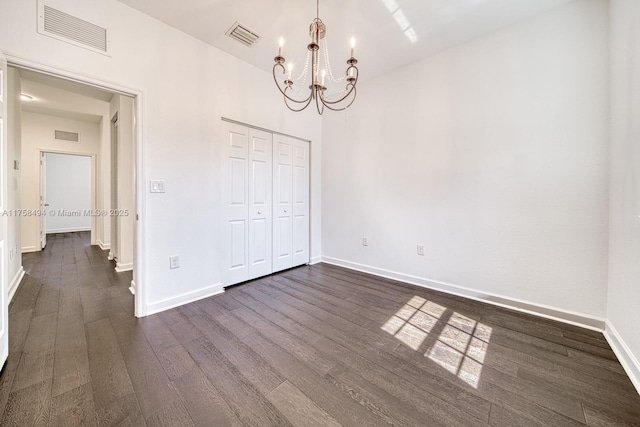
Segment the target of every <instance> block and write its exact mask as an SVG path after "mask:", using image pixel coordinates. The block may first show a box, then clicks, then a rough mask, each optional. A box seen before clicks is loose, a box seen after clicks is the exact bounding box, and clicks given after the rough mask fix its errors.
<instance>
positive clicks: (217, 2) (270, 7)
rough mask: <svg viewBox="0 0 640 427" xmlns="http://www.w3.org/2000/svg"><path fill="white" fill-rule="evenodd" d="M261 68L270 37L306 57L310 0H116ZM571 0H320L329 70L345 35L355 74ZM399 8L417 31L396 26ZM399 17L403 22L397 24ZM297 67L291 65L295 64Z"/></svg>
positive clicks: (268, 57) (267, 63)
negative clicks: (253, 40) (246, 41)
mask: <svg viewBox="0 0 640 427" xmlns="http://www.w3.org/2000/svg"><path fill="white" fill-rule="evenodd" d="M120 1H121V2H122V3H125V4H127V5H129V6H131V7H133V8H135V9H138V10H140V11H142V12H144V13H146V14H147V15H150V16H152V17H154V18H156V19H158V20H160V21H163V22H165V23H167V24H169V25H171V26H173V27H175V28H178V29H180V30H182V31H184V32H185V33H187V34H190V35H192V36H194V37H196V38H198V39H200V40H202V41H204V42H206V43H209V44H210V45H212V46H215V47H217V48H219V49H221V50H223V51H225V52H228V53H230V54H231V55H233V56H236V57H238V58H240V59H242V60H244V61H246V62H248V63H250V64H253V65H255V66H257V67H259V68H261V69H264V70H266V71H270V70H271V69H272V67H273V58H274V56H275V55H276V54H277V45H278V39H279V38H280V37H284V38H285V40H286V42H285V48H284V56H285V57H286V58H287V61H288V62H290V61H293V62H294V64H296V65H297V66H299V65H298V64H301V63H302V62H304V59H305V57H306V46H307V44H308V42H309V37H308V29H309V24H310V23H311V21H312V20H313V18H315V16H316V1H315V0H181V1H175V0H120ZM570 1H572V0H321V1H320V18H321V19H322V21H323V22H324V23H325V24H326V26H327V40H328V43H329V51H330V56H331V58H330V60H331V63H332V69H333V71H334V74H338V73H341V72H342V71H341V70H342V68H343V67H344V68H345V69H346V64H345V61H346V60H347V58H348V54H349V40H350V38H351V37H352V36H354V37H355V38H356V39H357V46H356V54H355V56H356V57H357V58H358V60H359V61H360V62H359V64H358V67H359V69H360V74H361V76H362V78H363V79H366V78H371V77H374V76H377V75H380V74H383V73H385V72H388V71H391V70H392V69H395V68H399V67H402V66H404V65H407V64H410V63H412V62H415V61H417V60H420V59H422V58H425V57H427V56H430V55H433V54H434V53H436V52H438V51H440V50H443V49H446V48H448V47H452V46H454V45H457V44H460V43H463V42H466V41H469V40H471V39H473V38H476V37H479V36H481V35H483V34H487V33H490V32H492V31H495V30H498V29H500V28H503V27H506V26H508V25H511V24H513V23H516V22H518V21H522V20H525V19H527V18H530V17H532V16H535V15H537V14H540V13H542V12H545V11H547V10H549V9H551V8H553V7H556V6H559V5H561V4H564V3H568V2H570ZM397 8H399V9H400V10H401V11H402V12H401V13H402V14H404V16H405V17H406V21H408V25H410V26H411V27H412V28H413V30H414V31H415V34H416V36H417V38H418V40H417V42H416V43H412V42H411V41H410V40H409V39H408V38H407V36H406V35H405V33H404V32H403V30H402V29H401V28H400V26H399V24H398V23H397V22H396V19H395V18H394V16H393V15H392V11H393V13H394V14H396V17H398V15H399V14H398V13H397ZM236 21H238V22H239V23H241V24H243V25H245V26H247V27H248V28H250V29H251V30H253V31H255V32H256V33H258V34H259V35H260V36H261V37H262V39H261V40H260V41H259V42H258V43H257V44H256V45H254V46H253V47H252V48H249V47H246V46H244V45H242V44H240V43H239V42H237V41H235V40H232V39H230V38H229V37H227V36H225V32H226V31H227V30H228V29H229V28H230V27H231V25H232V24H233V23H234V22H236ZM405 25H407V24H405ZM298 69H299V68H298Z"/></svg>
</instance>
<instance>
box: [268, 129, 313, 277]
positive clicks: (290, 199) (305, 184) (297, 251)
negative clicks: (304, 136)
mask: <svg viewBox="0 0 640 427" xmlns="http://www.w3.org/2000/svg"><path fill="white" fill-rule="evenodd" d="M273 147H274V148H273V150H274V151H273V211H274V212H273V271H274V272H276V271H281V270H285V269H287V268H291V267H295V266H298V265H302V264H306V263H308V262H309V143H307V142H304V141H299V140H297V139H294V138H288V137H285V136H282V135H276V136H275V137H274V144H273Z"/></svg>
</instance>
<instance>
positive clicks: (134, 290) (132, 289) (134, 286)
mask: <svg viewBox="0 0 640 427" xmlns="http://www.w3.org/2000/svg"><path fill="white" fill-rule="evenodd" d="M129 292H131V294H132V295H135V294H136V282H134V281H133V280H132V281H131V286H129Z"/></svg>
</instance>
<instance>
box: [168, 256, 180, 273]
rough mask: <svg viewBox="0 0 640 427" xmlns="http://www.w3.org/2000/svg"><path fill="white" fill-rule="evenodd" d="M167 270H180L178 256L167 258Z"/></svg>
mask: <svg viewBox="0 0 640 427" xmlns="http://www.w3.org/2000/svg"><path fill="white" fill-rule="evenodd" d="M169 268H170V269H172V270H173V269H174V268H180V257H179V256H178V255H174V256H170V257H169Z"/></svg>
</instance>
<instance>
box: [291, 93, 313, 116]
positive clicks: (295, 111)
mask: <svg viewBox="0 0 640 427" xmlns="http://www.w3.org/2000/svg"><path fill="white" fill-rule="evenodd" d="M312 100H313V97H312V96H309V98H307V100H306V101H307V103H306V104H305V105H304V107H301V108H300V109H296V108H293V107H291V106H290V105H289V103H288V102H287V97H286V96H285V97H284V105H286V106H287V108H288V109H289V110H291V111H293V112H294V113H299V112H300V111H302V110H304V109H305V108H307V107H308V106H309V104H311V101H312ZM303 102H304V101H303Z"/></svg>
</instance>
